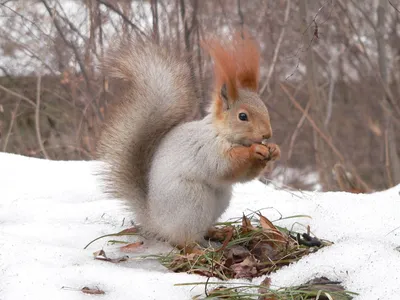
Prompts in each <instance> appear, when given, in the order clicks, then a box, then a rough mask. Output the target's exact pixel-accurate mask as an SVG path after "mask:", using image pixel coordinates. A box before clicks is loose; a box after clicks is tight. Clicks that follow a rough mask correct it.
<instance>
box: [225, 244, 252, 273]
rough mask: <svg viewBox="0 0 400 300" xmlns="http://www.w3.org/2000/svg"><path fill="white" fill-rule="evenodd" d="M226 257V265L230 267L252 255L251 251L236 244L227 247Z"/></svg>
mask: <svg viewBox="0 0 400 300" xmlns="http://www.w3.org/2000/svg"><path fill="white" fill-rule="evenodd" d="M224 255H225V257H226V261H225V264H224V265H225V266H226V267H228V268H229V267H230V266H231V265H233V264H237V263H240V262H242V261H244V260H245V259H246V257H248V256H250V255H251V253H250V251H249V250H248V249H247V248H245V247H243V246H240V245H234V246H232V247H231V248H229V249H227V250H226V251H225V253H224Z"/></svg>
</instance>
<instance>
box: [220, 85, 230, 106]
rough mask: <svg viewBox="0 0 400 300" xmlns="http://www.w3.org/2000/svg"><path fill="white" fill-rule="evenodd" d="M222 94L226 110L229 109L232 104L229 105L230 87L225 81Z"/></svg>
mask: <svg viewBox="0 0 400 300" xmlns="http://www.w3.org/2000/svg"><path fill="white" fill-rule="evenodd" d="M220 96H221V99H222V102H223V104H224V110H228V109H229V107H230V105H229V97H228V88H227V87H226V84H225V83H224V84H223V85H222V86H221V91H220Z"/></svg>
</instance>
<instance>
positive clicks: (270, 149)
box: [226, 144, 281, 182]
mask: <svg viewBox="0 0 400 300" xmlns="http://www.w3.org/2000/svg"><path fill="white" fill-rule="evenodd" d="M227 154H228V156H229V158H230V161H231V167H232V170H231V171H232V173H231V174H229V177H228V178H226V179H227V180H228V181H232V182H237V181H238V180H239V181H246V180H251V179H253V178H255V177H257V176H258V175H259V174H260V172H261V171H262V169H264V168H265V166H266V164H267V163H268V162H269V161H271V160H276V159H279V157H280V155H281V152H280V149H279V147H278V145H276V144H267V145H259V144H253V145H251V147H245V146H239V147H234V148H230V149H229V151H228V153H227ZM260 154H262V155H260ZM265 157H267V159H265Z"/></svg>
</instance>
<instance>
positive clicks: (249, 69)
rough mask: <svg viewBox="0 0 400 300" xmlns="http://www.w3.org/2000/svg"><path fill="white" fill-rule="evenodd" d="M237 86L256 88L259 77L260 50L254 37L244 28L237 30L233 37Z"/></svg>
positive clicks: (254, 89) (253, 89)
mask: <svg viewBox="0 0 400 300" xmlns="http://www.w3.org/2000/svg"><path fill="white" fill-rule="evenodd" d="M233 43H234V49H235V60H236V64H237V73H236V76H237V81H238V84H239V87H242V88H247V89H250V90H252V91H254V92H257V90H258V81H259V77H260V75H259V74H260V50H259V46H258V44H257V42H256V41H255V39H254V38H253V37H252V36H251V35H250V34H249V33H248V32H247V31H245V30H242V31H240V32H237V33H236V34H235V36H234V39H233Z"/></svg>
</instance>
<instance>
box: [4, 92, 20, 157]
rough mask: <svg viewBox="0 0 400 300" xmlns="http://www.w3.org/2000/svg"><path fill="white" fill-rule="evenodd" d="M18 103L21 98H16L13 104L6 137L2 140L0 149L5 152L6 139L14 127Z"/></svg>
mask: <svg viewBox="0 0 400 300" xmlns="http://www.w3.org/2000/svg"><path fill="white" fill-rule="evenodd" d="M20 104H21V98H20V99H19V100H18V102H17V104H16V105H15V109H14V110H13V112H12V113H11V121H10V127H8V130H7V134H6V137H5V140H4V145H3V149H2V151H3V152H6V150H7V145H8V140H9V138H10V135H11V132H12V129H13V127H14V121H15V119H16V118H17V111H18V108H19V105H20Z"/></svg>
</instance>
